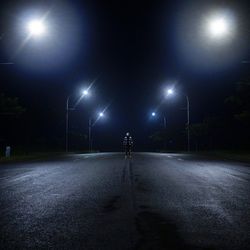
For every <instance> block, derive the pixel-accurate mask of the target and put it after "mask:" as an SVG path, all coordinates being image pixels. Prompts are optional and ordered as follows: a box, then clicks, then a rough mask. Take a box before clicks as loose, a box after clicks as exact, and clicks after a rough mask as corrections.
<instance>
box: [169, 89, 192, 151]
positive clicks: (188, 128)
mask: <svg viewBox="0 0 250 250" xmlns="http://www.w3.org/2000/svg"><path fill="white" fill-rule="evenodd" d="M173 94H174V89H173V88H169V89H167V96H168V95H173ZM184 95H185V98H186V102H187V151H188V152H189V151H190V102H189V97H188V95H187V94H184Z"/></svg>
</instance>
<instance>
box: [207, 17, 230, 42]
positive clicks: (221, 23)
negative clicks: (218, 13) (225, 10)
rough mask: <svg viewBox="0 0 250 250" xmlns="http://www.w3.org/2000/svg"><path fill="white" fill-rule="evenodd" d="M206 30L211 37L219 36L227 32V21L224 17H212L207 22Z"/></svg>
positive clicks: (225, 34)
mask: <svg viewBox="0 0 250 250" xmlns="http://www.w3.org/2000/svg"><path fill="white" fill-rule="evenodd" d="M207 28H208V32H209V34H210V35H211V37H212V38H221V37H224V36H227V35H228V33H229V22H228V20H227V19H226V18H225V17H214V18H212V19H211V20H209V22H208V27H207Z"/></svg>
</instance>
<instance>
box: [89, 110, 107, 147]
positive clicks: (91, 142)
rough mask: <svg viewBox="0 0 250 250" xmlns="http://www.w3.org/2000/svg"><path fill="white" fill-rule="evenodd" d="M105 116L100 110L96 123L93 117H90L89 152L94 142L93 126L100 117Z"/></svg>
mask: <svg viewBox="0 0 250 250" xmlns="http://www.w3.org/2000/svg"><path fill="white" fill-rule="evenodd" d="M103 117H104V112H100V113H99V114H98V118H97V119H96V121H95V122H94V123H92V118H91V117H90V118H89V152H92V144H93V139H92V128H93V127H94V126H95V124H96V123H97V121H98V120H99V119H100V118H103Z"/></svg>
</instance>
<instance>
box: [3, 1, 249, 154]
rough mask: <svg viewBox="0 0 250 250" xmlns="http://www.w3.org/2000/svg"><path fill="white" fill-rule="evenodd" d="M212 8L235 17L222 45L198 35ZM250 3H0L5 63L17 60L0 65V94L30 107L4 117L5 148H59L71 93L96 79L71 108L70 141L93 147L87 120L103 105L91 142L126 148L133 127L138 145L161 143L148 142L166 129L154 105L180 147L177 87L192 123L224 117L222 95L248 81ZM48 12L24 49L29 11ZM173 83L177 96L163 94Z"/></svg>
mask: <svg viewBox="0 0 250 250" xmlns="http://www.w3.org/2000/svg"><path fill="white" fill-rule="evenodd" d="M214 8H215V9H227V10H229V11H232V13H233V14H234V16H235V19H236V23H237V34H236V35H235V38H234V39H233V41H230V42H228V43H226V44H225V45H224V46H221V45H220V46H218V47H217V48H216V47H205V46H206V45H204V44H206V42H201V41H200V40H199V36H197V29H198V27H199V25H200V20H201V18H202V16H203V15H205V13H206V12H207V10H210V9H214ZM249 10H250V9H249V3H248V1H156V0H154V1H101V0H100V1H97V0H96V1H94V0H93V1H86V0H85V1H1V3H0V11H1V15H0V18H1V20H0V23H1V27H0V31H1V40H0V48H1V51H0V52H1V54H0V59H1V60H0V61H1V62H13V63H14V64H2V65H0V73H1V81H0V92H2V93H5V94H6V96H9V97H18V98H19V103H20V104H21V105H22V106H23V107H24V108H25V109H26V111H25V113H23V114H22V115H21V116H18V117H16V116H14V117H13V116H8V117H7V116H3V115H2V116H1V117H0V119H1V125H0V126H1V128H0V129H1V131H0V135H1V136H0V137H1V148H2V150H3V148H4V147H5V146H6V145H7V144H10V145H12V146H13V147H14V148H23V149H25V150H30V149H31V148H32V149H34V150H62V149H63V148H64V136H65V132H64V131H65V105H66V98H67V96H68V95H69V94H73V96H72V98H71V101H72V102H73V101H74V100H76V99H77V97H78V95H79V94H78V92H79V90H80V89H81V87H84V86H88V83H90V82H92V81H94V80H95V79H96V78H97V80H96V81H95V84H94V85H93V88H92V89H91V93H92V95H91V97H89V98H88V100H83V101H82V102H81V103H80V104H79V106H78V108H77V110H75V111H74V112H71V113H70V147H71V149H74V150H86V149H87V146H88V142H87V138H86V135H87V129H88V119H89V117H90V116H92V117H95V116H96V114H97V112H98V111H100V110H102V109H103V108H104V107H106V106H108V109H107V111H106V117H105V119H102V120H100V121H99V122H98V123H97V124H96V126H95V127H94V128H93V137H94V148H95V149H98V150H102V151H107V150H110V151H111V150H112V151H120V150H121V141H122V139H123V136H124V134H125V133H126V132H127V131H130V132H131V134H132V136H133V138H134V141H135V150H153V149H157V148H159V147H161V146H160V144H159V145H156V144H155V143H154V142H152V140H150V136H151V135H152V134H154V133H155V132H156V131H159V130H160V129H161V127H162V120H161V119H160V118H158V119H155V120H152V119H151V118H150V113H151V112H152V111H153V110H158V112H159V114H161V115H166V117H167V126H168V131H169V132H170V131H174V130H178V131H179V133H178V135H179V138H178V136H176V137H174V138H172V139H169V140H168V143H169V145H168V146H169V147H170V148H171V143H172V144H174V145H175V146H173V147H172V148H173V149H183V148H184V145H185V122H186V121H185V119H186V113H185V112H186V111H185V110H184V109H183V108H184V107H185V98H184V96H182V95H181V93H188V95H189V98H190V103H191V107H190V110H191V123H197V122H202V121H203V119H204V118H206V117H209V116H219V117H220V118H221V119H224V118H223V117H224V116H225V113H226V112H227V107H225V103H224V101H225V99H226V98H227V97H228V96H230V95H233V94H234V93H235V91H236V89H237V83H238V82H241V81H245V80H247V79H249V73H248V72H249V65H250V64H248V63H242V61H243V60H249V45H248V44H249V41H250V39H249V32H250V29H249V16H248V15H249ZM47 11H49V14H48V16H47V19H46V20H47V21H48V23H49V24H50V25H51V26H50V25H49V32H48V33H49V34H51V36H50V37H48V38H47V39H46V38H44V39H41V40H38V41H34V40H30V41H28V42H27V43H26V44H25V46H23V47H22V48H20V45H21V44H22V42H23V40H24V39H25V32H24V31H23V30H22V29H23V28H22V25H23V23H24V22H25V18H26V17H27V16H31V15H32V14H33V13H36V14H38V15H39V14H41V13H45V12H47ZM168 82H177V83H178V84H177V85H176V88H177V90H178V94H177V95H176V96H175V97H174V98H172V99H171V100H166V101H164V102H162V98H163V94H162V93H163V89H164V87H165V86H167V85H168V84H167V83H168ZM160 104H161V105H160ZM156 107H158V109H156ZM224 125H225V124H224ZM173 135H174V132H173ZM225 137H228V135H225ZM224 139H225V138H224ZM227 142H228V141H227V140H226V141H224V144H220V146H221V147H225V146H226V145H227ZM232 144H233V143H232ZM235 145H236V144H235ZM237 145H238V144H237ZM192 147H194V144H193V145H192Z"/></svg>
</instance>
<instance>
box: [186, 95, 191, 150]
mask: <svg viewBox="0 0 250 250" xmlns="http://www.w3.org/2000/svg"><path fill="white" fill-rule="evenodd" d="M185 96H186V101H187V149H188V152H189V151H190V127H189V125H190V103H189V97H188V95H185Z"/></svg>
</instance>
